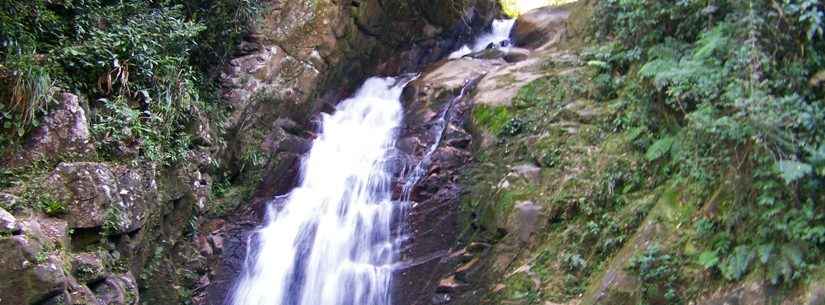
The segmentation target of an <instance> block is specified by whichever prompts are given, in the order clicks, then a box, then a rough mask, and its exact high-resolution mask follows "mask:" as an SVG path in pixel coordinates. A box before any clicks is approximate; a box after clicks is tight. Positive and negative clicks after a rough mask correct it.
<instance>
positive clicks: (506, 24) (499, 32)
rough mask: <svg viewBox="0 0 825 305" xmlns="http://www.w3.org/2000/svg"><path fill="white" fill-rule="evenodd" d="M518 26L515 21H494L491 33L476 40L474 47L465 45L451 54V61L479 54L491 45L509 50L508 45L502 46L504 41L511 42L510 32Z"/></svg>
mask: <svg viewBox="0 0 825 305" xmlns="http://www.w3.org/2000/svg"><path fill="white" fill-rule="evenodd" d="M515 24H516V20H515V19H499V20H494V21H493V25H492V27H491V28H490V32H488V33H484V34H483V35H481V36H479V37H477V38H476V40H475V41H474V42H473V43H472V45H464V46H462V47H461V48H460V49H458V50H456V51H455V52H453V53H450V57H449V58H450V59H456V58H461V57H464V56H465V55H468V54H470V53H474V52H479V51H482V50H484V49H486V48H487V46H489V45H490V44H491V43H492V44H494V45H496V46H497V47H502V48H507V47H508V46H507V45H503V46H502V45H500V44H501V42H502V41H509V39H510V32H511V31H512V30H513V26H514V25H515Z"/></svg>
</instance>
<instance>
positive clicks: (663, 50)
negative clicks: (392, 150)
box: [464, 0, 825, 304]
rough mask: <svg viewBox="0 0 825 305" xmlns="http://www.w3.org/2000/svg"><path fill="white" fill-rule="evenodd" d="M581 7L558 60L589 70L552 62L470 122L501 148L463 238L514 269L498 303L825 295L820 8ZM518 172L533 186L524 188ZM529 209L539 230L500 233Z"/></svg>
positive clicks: (476, 184)
mask: <svg viewBox="0 0 825 305" xmlns="http://www.w3.org/2000/svg"><path fill="white" fill-rule="evenodd" d="M577 5H578V8H575V9H574V10H578V11H581V10H588V9H592V14H590V15H591V16H592V17H590V18H589V19H588V20H587V21H577V20H576V19H575V18H579V17H580V16H573V17H571V24H574V26H575V24H585V25H584V27H587V28H588V29H586V30H585V29H576V30H577V31H578V32H580V33H583V34H584V35H582V37H577V38H574V39H584V40H587V41H586V42H582V41H569V42H567V44H568V45H565V46H561V49H564V48H570V49H572V50H570V51H571V52H575V53H579V54H580V55H581V57H580V58H581V59H582V63H581V64H579V63H570V62H565V61H564V60H563V58H562V57H560V58H549V59H548V60H547V61H546V63H545V67H542V69H544V70H543V71H544V73H543V75H544V77H542V78H539V79H538V80H536V81H533V82H532V83H530V84H529V85H527V86H525V87H523V88H521V90H520V92H519V94H518V95H517V96H516V97H515V98H514V99H513V101H512V104H511V105H507V106H486V105H482V106H477V107H476V108H475V109H474V111H473V120H474V123H475V125H477V126H478V127H479V128H481V129H482V130H484V131H485V132H487V133H489V134H492V135H495V136H496V141H495V143H493V144H492V145H491V146H490V147H485V148H484V149H482V150H481V151H479V152H478V153H477V156H476V161H477V164H476V165H473V166H472V168H471V169H470V170H469V171H468V172H467V173H466V174H465V179H466V180H465V183H466V184H468V185H469V186H470V187H469V188H470V189H469V190H468V193H469V194H468V195H467V196H466V198H465V202H464V207H465V212H466V213H465V216H466V219H465V224H467V227H465V233H471V234H468V235H467V236H470V237H469V238H470V239H472V240H482V241H491V242H496V243H499V245H498V246H497V247H498V248H499V249H500V250H499V251H501V252H502V253H505V254H504V255H517V256H516V257H517V261H516V262H514V263H513V265H511V267H512V268H510V269H507V271H506V272H503V270H501V271H502V273H503V274H506V277H505V279H503V280H500V279H493V280H494V281H496V283H498V281H502V283H503V286H504V287H506V288H503V290H501V291H500V292H499V293H497V294H495V293H494V294H493V295H491V296H490V297H491V299H492V300H499V301H502V300H509V301H512V300H526V303H527V304H541V303H542V302H544V301H547V300H549V301H551V302H562V303H564V302H567V301H569V300H571V299H575V298H582V299H583V300H584V301H583V302H585V304H587V302H588V300H590V301H593V298H590V297H589V296H588V295H589V294H593V293H595V294H600V293H602V292H603V291H602V290H599V289H601V288H600V287H602V286H603V285H607V284H604V283H602V282H599V280H600V278H601V277H602V276H605V277H611V278H613V279H615V277H616V274H617V273H619V272H624V273H628V274H631V275H633V276H635V277H636V279H638V280H639V282H640V287H638V290H639V291H636V292H632V294H631V295H622V294H621V293H627V292H626V291H622V289H624V288H616V289H618V290H617V291H619V292H618V293H620V294H619V295H615V296H616V298H615V299H610V298H607V299H603V300H602V301H605V300H606V302H608V303H610V302H613V301H615V302H619V301H621V302H626V303H621V304H636V303H635V302H637V301H639V302H641V303H642V304H685V303H688V302H689V301H692V300H697V298H699V297H702V296H707V295H708V294H710V293H711V292H713V291H717V290H716V289H718V288H721V287H726V286H728V284H735V283H744V282H748V281H758V282H760V283H761V282H764V283H767V284H770V285H776V286H775V287H779V288H780V289H777V290H776V291H779V292H778V294H779V295H778V296H775V297H776V298H777V299H779V300H781V299H782V298H783V297H787V296H788V295H789V294H793V292H792V291H795V290H794V289H796V288H799V287H801V286H804V285H800V284H804V283H810V282H811V281H812V280H813V281H815V280H821V279H822V276H821V274H822V270H823V266H825V264H823V262H824V261H825V205H823V202H825V194H823V192H822V190H823V187H825V185H823V184H825V128H823V127H824V126H825V109H823V107H825V53H823V52H822V50H825V33H823V31H825V6H823V4H822V3H821V2H818V1H806V0H785V1H658V0H652V1H651V0H603V1H589V3H584V4H582V3H579V4H577ZM584 7H587V8H584ZM581 45H589V46H590V47H587V48H585V49H584V50H583V51H582V52H580V50H579V49H578V46H581ZM519 164H533V165H536V166H539V167H541V177H540V178H538V180H537V181H525V179H518V178H517V177H518V175H517V174H516V172H515V171H514V169H513V166H514V165H519ZM525 201H532V202H535V203H537V204H538V205H539V206H541V207H542V208H543V211H544V212H543V213H545V214H546V217H548V219H547V221H548V222H547V223H546V224H542V225H543V227H542V228H541V231H540V232H538V233H537V234H536V237H535V239H536V240H533V241H531V242H529V243H527V244H526V245H525V244H522V243H518V242H513V241H510V240H509V239H508V238H507V237H506V236H503V234H502V233H504V232H503V231H502V230H501V229H502V228H503V229H505V230H506V231H510V230H518V228H517V227H516V228H514V227H513V223H514V221H513V220H514V219H516V217H517V216H516V215H517V213H518V211H517V210H516V209H514V206H515V205H516V204H518V203H523V202H525ZM516 223H517V222H516ZM508 243H510V244H508ZM512 243H515V244H512ZM501 244H504V245H501ZM525 246H526V247H529V250H525V251H524V252H519V251H518V250H509V249H510V247H525ZM508 251H515V253H517V254H508V253H509V252H508ZM522 265H523V267H520V269H518V270H524V268H525V267H529V269H527V270H528V271H526V272H518V271H517V270H515V271H514V269H515V268H516V267H518V266H522ZM493 268H496V267H493ZM502 268H505V267H502ZM608 274H609V276H608ZM613 284H615V282H613ZM796 291H798V290H796ZM783 294H784V296H783ZM603 296H604V295H600V296H599V298H601V297H603ZM502 302H503V301H502ZM611 304H612V303H611ZM617 304H618V303H617Z"/></svg>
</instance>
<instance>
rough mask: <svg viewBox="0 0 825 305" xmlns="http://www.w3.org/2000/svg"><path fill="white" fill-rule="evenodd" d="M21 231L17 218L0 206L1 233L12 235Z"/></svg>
mask: <svg viewBox="0 0 825 305" xmlns="http://www.w3.org/2000/svg"><path fill="white" fill-rule="evenodd" d="M18 233H20V224H19V223H17V218H14V216H13V215H11V213H9V212H8V211H6V210H4V209H3V208H0V235H11V234H18Z"/></svg>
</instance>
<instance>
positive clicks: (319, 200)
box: [229, 78, 410, 305]
mask: <svg viewBox="0 0 825 305" xmlns="http://www.w3.org/2000/svg"><path fill="white" fill-rule="evenodd" d="M409 81H410V79H409V78H370V79H368V80H367V81H366V82H365V83H364V85H363V86H362V87H361V88H360V89H359V90H358V91H357V92H356V93H355V95H354V96H353V97H351V98H349V99H346V100H344V101H342V102H341V103H340V104H339V105H338V106H337V108H336V111H335V113H334V114H332V115H329V114H323V117H322V130H321V132H320V134H319V137H318V138H317V139H315V141H314V142H313V145H312V149H311V150H310V151H309V153H308V156H307V157H306V158H305V159H304V160H303V164H302V168H301V178H300V179H301V180H300V182H299V186H298V187H297V188H295V189H294V190H293V191H292V192H290V193H289V194H288V195H286V198H284V200H283V204H280V205H275V204H270V205H269V208H268V211H267V215H266V221H265V223H264V225H263V227H261V228H260V229H258V230H257V231H256V232H255V233H254V234H252V235H251V236H250V241H249V251H248V253H247V258H246V262H245V265H244V271H243V274H242V275H241V277H240V279H239V281H238V283H237V284H236V287H235V293H234V295H233V296H232V297H231V299H230V300H229V302H230V303H231V304H233V305H387V304H389V303H390V291H389V289H390V285H391V282H390V281H391V276H392V272H393V270H392V269H393V266H392V264H393V263H394V262H395V260H396V257H395V256H397V252H398V251H397V249H396V248H397V247H398V245H397V236H394V235H393V234H392V228H391V226H392V225H393V218H394V217H395V215H396V213H398V210H397V209H399V208H400V207H399V205H400V204H399V203H397V202H393V201H392V199H391V196H392V189H391V186H392V185H391V184H392V179H393V175H394V174H395V173H394V172H393V171H392V170H391V169H390V168H391V167H390V163H391V161H392V159H393V158H394V157H396V156H395V153H394V149H395V141H396V138H397V136H398V131H399V127H400V126H401V122H402V106H401V102H400V96H401V91H402V90H403V87H404V86H405V85H406V84H407V83H408V82H409Z"/></svg>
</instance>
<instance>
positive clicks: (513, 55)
mask: <svg viewBox="0 0 825 305" xmlns="http://www.w3.org/2000/svg"><path fill="white" fill-rule="evenodd" d="M528 57H530V50H527V49H522V48H510V49H508V50H507V52H506V54H504V61H506V62H509V63H515V62H520V61H524V60H526V59H527V58H528Z"/></svg>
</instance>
